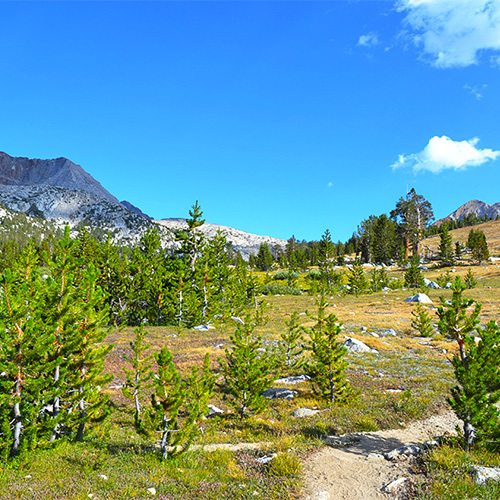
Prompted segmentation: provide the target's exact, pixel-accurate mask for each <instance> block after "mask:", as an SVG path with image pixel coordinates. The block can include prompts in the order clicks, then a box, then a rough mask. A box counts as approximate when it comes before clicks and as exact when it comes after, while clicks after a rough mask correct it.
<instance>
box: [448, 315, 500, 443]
mask: <svg viewBox="0 0 500 500" xmlns="http://www.w3.org/2000/svg"><path fill="white" fill-rule="evenodd" d="M478 333H479V335H480V337H481V340H480V341H479V342H478V343H476V340H475V338H474V336H472V335H469V334H463V335H462V340H463V347H462V348H461V349H460V355H459V356H457V355H455V356H453V360H452V364H453V368H454V371H455V377H456V379H457V383H458V384H457V385H456V386H455V387H454V388H452V390H451V398H449V399H448V402H449V403H450V405H451V407H452V408H453V410H454V412H455V413H456V415H457V417H458V418H459V419H460V420H462V422H463V423H464V446H465V449H466V450H469V449H470V447H471V446H472V445H473V444H474V441H475V439H485V438H492V437H496V436H497V435H498V429H499V412H498V408H497V405H498V402H499V401H500V368H499V367H500V329H499V328H498V325H497V324H496V323H495V321H493V320H492V321H490V322H489V323H488V324H487V325H486V328H484V329H480V328H478Z"/></svg>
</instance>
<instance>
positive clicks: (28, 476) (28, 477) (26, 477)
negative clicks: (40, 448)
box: [24, 474, 33, 479]
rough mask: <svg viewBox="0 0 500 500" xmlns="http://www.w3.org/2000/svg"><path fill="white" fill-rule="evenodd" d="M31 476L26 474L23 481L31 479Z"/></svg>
mask: <svg viewBox="0 0 500 500" xmlns="http://www.w3.org/2000/svg"><path fill="white" fill-rule="evenodd" d="M32 477H33V476H32V475H31V474H28V475H27V476H24V479H31V478H32Z"/></svg>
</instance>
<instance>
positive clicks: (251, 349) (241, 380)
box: [219, 315, 274, 418]
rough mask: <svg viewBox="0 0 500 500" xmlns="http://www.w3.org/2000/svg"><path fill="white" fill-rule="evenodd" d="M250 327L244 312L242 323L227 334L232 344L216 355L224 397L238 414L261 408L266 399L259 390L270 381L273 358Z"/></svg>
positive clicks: (248, 413)
mask: <svg viewBox="0 0 500 500" xmlns="http://www.w3.org/2000/svg"><path fill="white" fill-rule="evenodd" d="M254 328H255V327H254V326H253V325H252V318H251V316H250V315H247V316H246V318H245V324H244V325H238V327H237V328H236V332H235V333H234V335H231V337H230V338H231V344H232V346H231V347H230V348H227V349H226V359H225V360H221V359H219V363H220V365H221V367H222V372H223V375H224V382H225V386H226V390H227V397H228V398H229V401H230V404H231V405H232V406H233V408H235V409H236V411H237V412H238V414H239V416H240V418H245V417H248V416H249V415H251V414H253V413H257V412H259V411H260V410H262V409H263V408H264V406H265V404H266V399H265V398H264V397H263V396H262V393H263V392H264V391H265V390H266V389H268V388H269V387H270V386H271V384H272V381H273V377H272V375H271V372H272V370H273V368H274V361H273V359H272V358H271V356H270V354H269V353H268V352H267V351H266V352H262V348H263V343H262V337H261V336H259V335H255V334H254V333H253V331H254Z"/></svg>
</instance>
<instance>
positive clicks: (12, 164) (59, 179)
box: [0, 152, 120, 204]
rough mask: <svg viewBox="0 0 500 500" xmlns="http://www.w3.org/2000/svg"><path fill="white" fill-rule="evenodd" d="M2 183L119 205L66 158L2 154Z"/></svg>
mask: <svg viewBox="0 0 500 500" xmlns="http://www.w3.org/2000/svg"><path fill="white" fill-rule="evenodd" d="M0 184H2V185H5V186H40V185H45V186H55V187H62V188H67V189H73V190H77V191H86V192H88V193H91V194H94V195H97V196H99V197H100V198H103V199H105V200H107V201H109V202H111V203H116V204H118V203H120V202H119V201H118V200H117V199H116V198H115V197H114V196H113V195H112V194H111V193H110V192H109V191H107V190H106V189H104V188H103V187H102V185H101V184H100V183H99V182H98V181H96V180H95V179H94V178H93V177H92V176H91V175H90V174H89V173H87V172H85V170H83V168H82V167H81V166H80V165H77V164H76V163H73V162H72V161H70V160H68V159H67V158H56V159H54V160H39V159H30V158H16V157H13V156H9V155H8V154H7V153H3V152H0Z"/></svg>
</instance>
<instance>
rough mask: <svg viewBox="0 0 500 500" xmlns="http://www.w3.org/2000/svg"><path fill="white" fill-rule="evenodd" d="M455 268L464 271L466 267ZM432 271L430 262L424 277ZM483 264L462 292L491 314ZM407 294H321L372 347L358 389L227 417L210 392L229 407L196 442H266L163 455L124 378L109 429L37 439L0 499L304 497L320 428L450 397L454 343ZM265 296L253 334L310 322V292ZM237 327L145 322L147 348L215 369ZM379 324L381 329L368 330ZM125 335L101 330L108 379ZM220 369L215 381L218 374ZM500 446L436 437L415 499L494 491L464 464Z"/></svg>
mask: <svg viewBox="0 0 500 500" xmlns="http://www.w3.org/2000/svg"><path fill="white" fill-rule="evenodd" d="M457 271H459V272H460V273H462V271H463V272H464V273H465V272H466V270H465V271H464V270H463V269H462V268H457ZM479 271H480V272H479ZM438 272H439V271H430V272H429V276H432V275H433V274H436V275H437V273H438ZM306 274H307V273H301V276H300V278H299V280H298V285H299V286H300V287H301V288H302V287H304V288H307V286H308V283H307V281H306V280H305V279H304V276H305V275H306ZM394 274H395V275H396V273H394ZM478 275H481V276H482V277H484V279H481V280H479V283H480V284H479V286H478V287H477V288H475V289H474V290H470V291H468V292H466V295H467V296H470V297H472V298H476V299H477V300H479V301H480V302H482V303H483V312H482V316H481V321H482V322H483V323H486V320H487V319H490V318H493V319H496V314H497V311H498V308H499V306H500V295H499V294H498V289H499V287H500V266H491V267H488V268H484V269H483V268H481V269H478ZM262 279H263V280H265V279H267V280H269V281H270V279H271V278H270V277H265V276H262ZM490 286H491V287H492V288H488V287H490ZM469 292H470V293H469ZM410 294H412V293H411V291H403V290H397V291H391V292H387V293H386V292H378V293H374V294H370V295H361V296H359V297H353V296H350V295H342V294H338V293H332V295H331V296H330V297H328V301H329V303H330V306H329V308H328V310H327V313H330V312H333V313H335V314H336V315H337V316H338V318H339V319H340V321H343V322H344V326H345V329H344V332H343V333H344V334H345V335H348V336H352V337H355V338H358V339H360V340H362V341H363V342H365V343H366V344H368V345H369V346H370V347H372V348H375V349H377V350H378V351H379V353H378V354H373V353H369V354H351V355H349V356H348V360H349V369H348V378H349V380H350V382H351V384H352V386H353V387H354V388H355V389H356V390H358V391H359V396H358V397H357V398H356V399H355V400H351V401H348V402H347V404H345V405H343V406H332V407H330V406H328V405H326V404H325V402H324V401H321V400H319V399H318V398H317V397H316V395H315V394H314V393H313V392H312V390H311V388H310V386H309V385H308V384H307V383H304V384H299V385H296V386H291V387H290V388H292V389H294V390H296V391H298V395H297V397H296V399H294V400H293V401H273V402H271V403H270V404H269V406H268V407H267V408H266V409H265V410H264V411H263V412H262V413H261V414H259V415H255V416H253V417H251V418H249V419H247V420H243V421H242V420H240V419H238V418H235V417H233V416H231V414H230V406H229V405H228V403H227V401H225V400H224V398H223V395H222V394H221V392H218V393H217V394H216V395H215V396H214V398H213V400H212V401H211V402H212V403H213V404H215V405H216V406H218V407H220V408H222V409H223V410H225V411H226V414H225V415H224V416H223V417H218V418H216V419H207V420H205V421H203V423H202V428H203V433H202V434H200V435H199V436H198V437H197V439H196V440H195V443H194V444H195V445H203V444H211V443H233V444H238V443H256V442H264V443H268V444H267V445H266V446H265V447H264V448H262V449H256V450H251V451H244V450H243V451H238V452H234V451H222V450H219V451H215V452H207V451H202V450H200V449H193V450H190V451H188V452H187V453H185V454H184V455H181V456H179V457H177V458H174V459H170V460H167V461H166V462H164V463H162V462H161V461H160V460H159V457H158V454H157V452H156V450H155V448H154V443H152V442H148V441H145V440H143V439H142V438H141V437H139V436H138V435H137V433H136V432H135V430H134V428H133V416H132V409H131V404H130V402H129V401H127V400H125V399H124V398H123V396H122V394H121V391H120V390H119V389H109V393H110V396H111V399H112V401H113V404H114V406H115V407H116V411H115V412H114V414H113V415H112V417H111V420H110V424H109V429H108V434H107V436H108V437H107V438H106V439H104V438H103V434H102V433H101V434H99V433H98V432H97V431H93V433H90V434H89V436H88V437H87V439H86V441H85V442H84V443H80V444H70V443H60V445H59V446H57V447H56V448H54V449H45V450H36V451H35V452H34V453H33V454H31V455H30V458H29V461H28V462H25V463H20V462H14V463H11V464H3V465H2V466H0V467H1V471H0V498H2V499H6V500H10V499H16V498H20V499H29V500H31V499H33V500H34V499H47V500H51V499H54V500H55V499H57V500H59V499H68V500H80V499H88V498H89V496H88V495H90V494H93V495H94V496H93V498H95V499H146V498H153V496H152V495H151V494H150V493H148V491H147V490H148V488H155V490H156V495H155V496H154V498H160V499H169V500H172V499H183V500H190V499H226V498H227V499H233V498H234V499H250V498H252V499H254V498H269V499H276V500H281V499H293V498H299V497H300V492H301V481H302V474H303V467H302V464H303V461H304V457H305V456H307V455H308V454H310V453H311V452H313V451H315V450H317V449H318V448H319V447H321V446H323V444H322V440H321V438H322V436H324V435H325V434H343V433H350V432H358V431H374V430H378V429H388V428H397V427H401V426H404V425H406V424H407V423H409V422H410V421H412V420H416V419H421V418H424V417H426V416H430V415H432V414H435V413H436V412H439V411H440V410H443V409H444V408H445V407H446V403H445V401H446V397H447V395H448V394H449V390H450V387H451V386H452V385H453V384H454V382H453V374H452V370H451V365H450V362H449V358H450V356H451V355H452V354H453V352H455V349H456V346H455V344H454V343H453V342H450V341H448V340H446V339H442V338H437V337H436V338H426V339H422V338H420V337H418V333H417V332H416V331H415V330H413V329H412V328H411V326H410V321H411V318H412V316H411V312H412V310H413V306H412V305H410V304H408V303H405V302H404V299H405V298H406V297H407V296H408V295H410ZM429 294H430V296H431V298H432V300H434V302H435V304H436V305H437V303H438V298H439V296H440V295H444V296H445V297H446V298H449V297H450V296H451V292H450V291H447V290H431V291H430V292H429ZM260 299H261V300H264V301H265V304H266V306H267V309H266V316H267V318H268V320H267V323H266V324H265V325H262V326H259V327H257V328H256V333H258V334H261V335H263V337H264V340H265V342H266V345H268V346H273V345H275V344H276V341H277V340H278V338H279V335H280V333H281V332H283V331H284V330H285V329H286V324H285V321H286V320H287V319H288V318H289V316H290V314H291V313H292V312H293V311H294V310H297V311H298V312H299V313H302V314H301V315H300V318H301V323H302V324H303V325H305V326H310V325H312V324H313V323H314V321H313V320H311V319H310V318H309V317H308V316H307V315H306V314H305V312H306V311H309V312H310V313H312V314H313V315H314V314H315V312H316V306H315V301H316V297H315V296H311V295H308V294H307V293H305V294H303V295H299V296H291V295H285V296H266V297H261V298H260ZM361 327H367V328H368V331H362V329H361ZM234 328H235V324H234V323H232V322H230V323H228V324H227V325H225V327H224V329H223V330H222V331H217V330H212V331H209V332H197V331H193V330H187V329H179V328H175V327H150V328H148V332H149V335H148V342H149V343H151V344H152V346H153V348H154V349H159V348H160V347H161V346H163V345H166V346H167V347H168V348H169V349H170V350H171V351H172V353H173V355H174V360H175V362H176V364H177V366H178V367H179V368H180V369H181V370H188V369H189V367H190V366H191V365H192V364H193V363H197V364H201V361H202V359H203V356H204V354H205V352H209V353H210V354H211V359H212V368H213V369H214V370H216V371H217V370H218V363H217V358H218V357H223V356H224V348H225V347H227V346H228V344H229V335H230V334H231V333H232V332H233V331H234ZM389 328H394V329H395V330H396V331H397V332H398V336H397V337H392V336H383V335H382V334H381V332H382V331H383V330H387V329H389ZM376 332H378V334H380V335H381V336H380V337H375V336H373V335H371V333H376ZM132 338H133V329H132V328H124V329H115V330H112V331H110V334H109V337H108V341H109V342H110V343H113V344H114V346H115V349H114V350H113V351H112V353H111V355H110V356H109V358H108V360H107V363H106V369H107V370H108V371H109V372H111V373H113V374H115V381H114V382H113V384H119V383H123V381H124V376H123V372H122V369H123V366H124V356H126V355H130V347H129V342H130V340H131V339H132ZM443 351H444V352H443ZM218 376H219V378H218V382H219V383H221V382H222V379H221V377H220V373H219V374H218ZM300 407H307V408H316V409H319V410H320V412H319V413H318V414H316V415H315V416H312V417H308V418H305V419H296V418H294V417H293V416H292V413H293V411H294V410H295V409H296V408H300ZM274 453H276V454H277V456H276V458H275V459H274V460H273V461H271V462H270V463H269V464H267V465H262V464H260V463H258V462H257V458H259V457H262V456H265V455H269V454H274ZM498 457H499V455H497V454H493V453H489V452H488V453H487V452H486V451H484V450H483V451H481V452H475V453H474V455H466V454H464V452H462V451H461V450H460V448H459V447H456V446H451V447H442V448H439V449H437V450H435V451H433V452H432V453H431V454H429V455H428V456H427V458H426V459H425V463H424V464H423V465H422V472H424V473H425V474H426V476H425V478H424V479H423V480H421V481H419V482H418V483H415V485H414V488H415V491H416V493H415V498H428V499H437V498H445V499H446V498H450V499H451V498H464V499H465V498H474V497H476V498H500V491H499V490H498V487H497V486H493V485H488V486H486V487H478V486H476V485H475V484H474V483H473V482H472V480H471V479H470V474H469V468H470V464H471V463H482V464H496V463H499V459H498ZM101 475H105V476H106V477H107V479H103V478H102V477H101ZM460 495H461V496H460ZM488 495H489V496H488Z"/></svg>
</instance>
